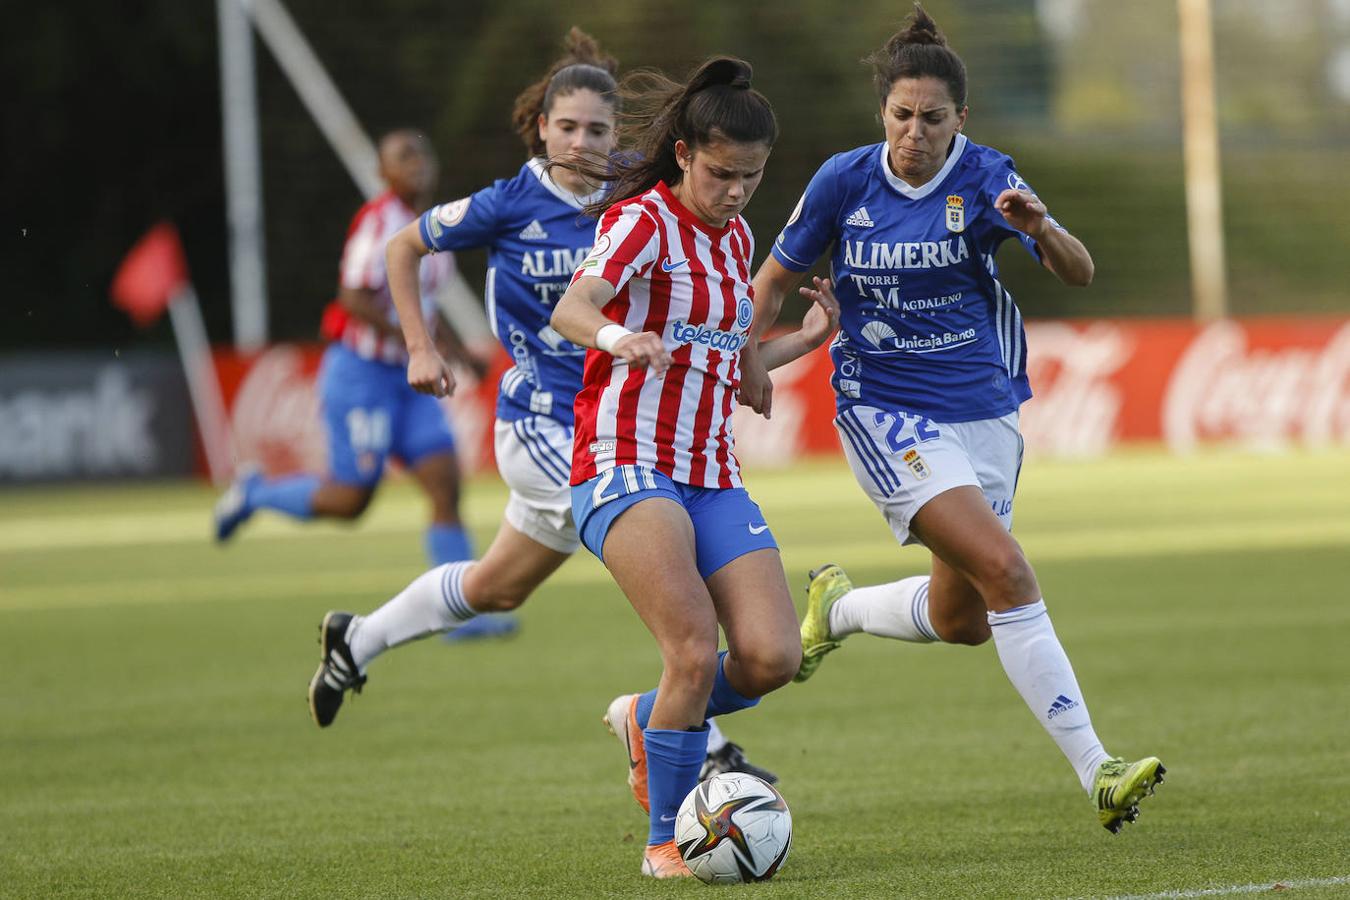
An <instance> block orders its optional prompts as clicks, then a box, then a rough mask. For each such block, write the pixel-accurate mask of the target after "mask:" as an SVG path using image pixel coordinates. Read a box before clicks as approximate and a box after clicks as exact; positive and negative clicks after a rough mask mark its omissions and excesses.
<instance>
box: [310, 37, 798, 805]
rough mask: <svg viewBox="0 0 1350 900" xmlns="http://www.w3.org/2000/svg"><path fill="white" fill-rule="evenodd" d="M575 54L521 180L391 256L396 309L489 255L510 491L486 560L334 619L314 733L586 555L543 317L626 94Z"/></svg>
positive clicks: (407, 235)
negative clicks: (504, 360)
mask: <svg viewBox="0 0 1350 900" xmlns="http://www.w3.org/2000/svg"><path fill="white" fill-rule="evenodd" d="M567 45H568V52H567V53H566V55H565V56H564V57H563V58H562V59H560V60H559V61H558V62H557V63H555V64H554V66H553V67H552V69H551V70H550V72H549V73H548V75H546V76H545V77H544V78H543V79H541V80H540V81H539V82H537V83H536V84H534V85H532V86H531V87H529V88H527V89H526V90H525V91H524V92H523V93H522V94H521V95H520V97H519V98H517V100H516V107H515V113H514V119H515V123H516V125H517V130H518V131H519V133H520V135H521V137H522V139H523V140H524V142H525V145H526V147H528V148H529V151H530V153H531V158H530V159H529V160H528V161H527V162H526V163H525V165H523V166H521V168H520V171H519V172H517V173H516V175H515V177H513V178H510V179H503V180H500V181H497V182H495V183H494V184H493V185H491V186H490V187H486V188H484V189H482V190H480V191H478V192H476V193H474V194H471V195H469V196H468V197H464V198H463V199H460V200H456V201H453V202H451V203H444V204H441V205H439V206H435V207H432V208H431V209H430V210H429V211H427V212H426V213H424V214H423V215H422V216H421V217H420V218H418V219H417V220H416V221H415V222H413V223H412V224H410V225H408V226H407V227H406V228H404V229H402V230H401V231H400V232H398V233H397V234H396V235H395V236H394V237H393V238H392V239H391V240H390V242H389V248H388V260H389V280H390V286H391V288H392V290H393V296H394V302H395V304H396V305H399V307H400V309H402V308H404V307H408V308H411V306H412V305H413V304H414V303H416V285H417V278H418V273H419V266H420V267H421V268H423V269H424V268H425V266H426V265H427V264H428V263H431V262H433V261H434V260H436V259H437V258H439V256H440V255H441V254H442V253H445V252H449V251H454V250H463V249H468V248H474V247H486V248H487V250H488V274H487V287H486V291H485V299H486V302H487V308H488V317H489V320H490V321H491V323H492V327H493V329H494V330H495V331H496V334H497V338H498V339H499V340H500V341H501V344H502V346H503V347H504V348H505V349H506V351H507V352H508V353H509V354H510V355H511V359H512V362H513V366H512V367H511V368H510V369H508V370H507V372H506V373H505V374H504V375H503V376H502V379H501V383H500V386H499V391H498V399H497V422H496V431H495V435H494V443H495V451H496V457H497V467H498V470H499V471H500V473H501V475H502V478H503V479H504V480H505V481H506V483H507V486H508V487H509V488H510V489H511V493H510V499H509V500H508V501H507V506H506V510H505V513H504V515H503V521H502V523H501V525H500V528H499V530H498V532H497V536H496V537H495V538H494V539H493V541H492V544H491V546H489V547H488V549H487V551H486V552H485V553H484V554H483V556H482V558H481V559H478V560H469V561H466V562H457V563H452V564H448V565H442V566H438V567H437V568H435V569H432V570H431V571H429V572H427V573H425V574H423V575H422V576H421V577H419V578H417V579H416V580H414V581H413V582H412V584H410V585H409V586H408V587H407V588H406V589H405V590H403V591H402V592H401V593H399V594H398V595H397V596H395V597H394V598H393V599H391V600H389V601H388V602H387V603H385V604H384V605H383V606H381V607H380V608H379V609H377V610H376V611H375V612H373V613H371V614H370V615H367V616H354V615H352V614H350V613H344V612H331V613H329V614H328V615H327V616H326V617H325V619H324V622H323V625H322V628H321V635H322V637H321V641H322V645H323V655H322V659H321V662H320V665H319V669H318V671H317V672H316V673H315V675H314V678H313V680H312V681H311V682H310V689H309V698H310V711H311V714H312V715H313V717H314V720H315V721H316V722H317V723H318V724H319V725H320V726H327V725H329V724H330V723H331V722H332V721H333V719H334V717H335V716H336V715H337V712H338V709H339V708H340V706H341V704H342V700H343V696H344V692H345V691H346V690H349V689H359V688H360V687H361V685H362V684H364V683H365V680H366V676H365V669H366V666H367V665H368V664H369V663H370V662H371V661H372V660H373V659H374V658H375V657H376V656H378V655H379V654H380V653H382V652H383V651H384V650H386V649H388V648H390V647H394V646H397V645H399V644H403V643H406V642H407V641H410V640H414V639H416V638H421V637H426V636H428V635H431V634H436V633H447V632H448V633H451V634H453V633H454V632H455V631H456V630H458V629H460V628H463V627H464V625H465V623H470V622H474V621H477V617H478V616H479V615H480V614H482V613H488V612H500V611H506V610H512V609H515V608H516V607H518V606H520V604H522V603H524V602H525V600H526V598H527V597H529V595H530V594H531V593H532V592H533V591H534V589H535V588H537V587H538V586H539V585H541V584H542V583H543V582H544V580H545V579H547V578H548V576H549V575H551V574H552V573H553V572H554V571H555V570H556V569H557V568H558V567H559V566H560V565H562V564H563V563H564V562H565V561H566V560H567V559H568V558H569V557H570V556H571V555H572V554H573V553H574V552H576V550H577V549H578V548H579V546H580V541H579V539H578V536H577V530H576V526H575V525H574V523H573V520H572V499H571V491H570V487H569V481H570V478H571V470H572V463H571V458H572V439H573V418H572V402H573V399H574V398H575V396H576V393H577V391H578V390H580V388H581V370H582V362H583V360H584V359H585V350H584V348H581V347H578V346H577V345H576V344H573V343H571V342H570V341H567V340H564V339H563V338H562V336H561V335H559V334H558V332H557V331H555V330H554V329H553V328H552V327H551V326H550V325H549V317H550V315H551V314H552V312H553V307H554V305H555V304H556V303H557V301H558V299H559V298H560V297H561V296H562V295H563V293H564V292H565V291H566V290H567V286H568V284H569V283H570V281H571V279H572V273H573V272H574V271H575V270H576V267H577V266H578V265H579V264H580V263H581V261H582V260H584V259H585V258H586V256H587V255H588V254H589V253H590V251H591V245H592V243H593V242H594V239H595V224H596V223H595V219H594V218H593V217H590V216H587V215H585V214H584V213H583V212H582V209H583V207H585V206H586V205H587V204H588V203H590V202H593V201H594V200H596V199H598V198H599V197H600V196H601V194H600V189H601V187H602V185H600V184H598V183H595V182H593V181H590V180H588V179H587V177H586V176H584V175H583V174H582V173H581V172H580V171H578V170H577V169H575V168H570V167H568V166H567V165H566V161H567V160H568V159H569V158H573V159H587V158H590V159H604V158H606V157H607V156H608V155H609V154H610V153H611V152H612V151H613V149H614V146H615V131H614V118H615V106H616V104H617V102H618V94H617V85H616V83H615V81H614V76H613V72H614V70H615V69H616V68H617V63H616V62H615V61H614V60H613V59H612V58H610V57H608V56H605V55H604V54H603V53H602V52H601V51H600V48H599V47H598V46H597V44H596V43H595V41H594V40H593V39H592V38H590V37H589V36H588V35H586V34H585V33H583V32H581V31H580V30H578V29H573V30H572V32H571V34H570V35H569V36H568V41H567ZM550 160H551V161H552V162H553V165H549V164H548V162H549V161H550ZM403 321H404V323H405V324H404V329H403V330H404V334H405V335H407V346H408V353H409V363H408V372H407V383H408V384H409V385H411V386H412V387H413V388H415V389H417V390H418V391H420V392H422V393H423V394H435V395H437V396H441V395H444V394H447V393H449V392H450V391H451V390H453V388H454V378H453V375H452V374H451V373H450V370H449V368H448V367H447V365H446V363H445V361H444V359H443V358H442V357H441V355H440V354H439V353H438V352H437V350H436V349H435V347H434V346H433V345H432V344H431V342H430V340H429V337H428V335H427V334H425V333H424V331H423V330H422V329H421V328H420V327H419V325H418V323H417V322H416V321H414V320H413V319H412V318H411V317H409V318H405V319H403ZM428 399H429V398H428ZM713 732H714V737H713V740H712V741H711V742H710V744H709V753H708V757H707V760H706V767H707V769H706V771H707V772H708V773H709V774H710V773H711V772H714V771H729V770H732V769H734V770H737V771H750V772H752V773H753V774H757V775H759V776H760V777H766V778H767V779H768V780H770V781H774V780H776V778H775V776H774V775H773V774H772V773H770V772H767V771H765V770H763V769H759V768H756V767H753V766H751V765H750V764H749V763H748V762H746V760H745V758H744V754H743V752H742V751H741V749H740V748H739V747H738V746H737V745H735V744H733V743H729V742H727V741H726V740H725V738H724V737H723V736H722V735H721V734H720V732H719V731H717V729H716V727H715V726H714V728H713Z"/></svg>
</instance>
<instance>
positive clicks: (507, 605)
mask: <svg viewBox="0 0 1350 900" xmlns="http://www.w3.org/2000/svg"><path fill="white" fill-rule="evenodd" d="M529 595H530V592H529V591H528V590H526V589H524V588H522V587H521V586H520V585H514V584H495V585H491V586H489V587H488V588H487V589H486V590H483V591H481V592H479V593H477V594H475V596H474V598H473V608H474V609H476V610H478V611H479V612H511V611H512V610H514V609H517V608H518V607H519V606H520V605H521V604H522V603H524V602H525V598H526V597H528V596H529Z"/></svg>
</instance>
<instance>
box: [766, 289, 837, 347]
mask: <svg viewBox="0 0 1350 900" xmlns="http://www.w3.org/2000/svg"><path fill="white" fill-rule="evenodd" d="M811 281H812V283H814V284H815V288H814V289H813V288H809V287H799V288H797V292H798V293H800V294H801V295H802V296H803V297H805V298H806V299H808V300H810V301H811V308H810V309H808V310H807V311H806V315H805V316H804V317H802V327H801V328H799V329H798V330H796V331H794V332H792V333H791V334H785V335H782V336H780V337H776V338H774V339H773V340H769V341H765V342H764V343H762V344H760V346H759V359H760V362H761V363H763V365H764V368H765V369H776V368H778V367H779V366H783V365H787V364H788V363H790V362H792V361H793V360H794V359H798V358H799V357H802V356H805V355H806V354H808V353H810V352H811V351H812V350H814V349H816V348H817V347H819V346H820V345H821V344H823V343H825V341H826V340H827V339H828V338H829V337H830V335H832V334H834V330H835V329H836V328H838V327H839V301H838V300H837V299H836V298H835V296H834V285H833V284H832V283H831V282H830V279H828V278H812V279H811Z"/></svg>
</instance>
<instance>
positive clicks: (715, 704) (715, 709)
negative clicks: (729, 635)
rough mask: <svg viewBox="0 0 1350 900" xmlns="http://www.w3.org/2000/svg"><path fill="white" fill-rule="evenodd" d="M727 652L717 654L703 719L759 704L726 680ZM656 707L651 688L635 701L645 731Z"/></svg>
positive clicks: (653, 690) (638, 719) (639, 725)
mask: <svg viewBox="0 0 1350 900" xmlns="http://www.w3.org/2000/svg"><path fill="white" fill-rule="evenodd" d="M726 666H727V651H725V650H723V651H722V652H721V653H719V654H717V676H716V677H715V678H714V679H713V689H712V695H711V696H709V697H708V710H707V712H706V713H704V716H703V717H704V718H705V719H711V718H712V717H713V716H725V715H726V714H727V713H734V712H736V711H737V710H741V709H749V708H750V707H752V706H754V705H755V704H757V703H759V698H758V697H753V698H752V697H746V696H744V695H742V694H741V693H739V692H738V691H737V690H736V689H735V688H734V687H732V686H731V682H730V681H728V680H727V668H726ZM655 706H656V689H655V688H653V689H651V690H650V691H648V692H647V693H645V694H643V695H642V696H640V697H638V701H637V723H638V727H639V728H643V729H645V728H646V727H647V723H648V722H650V721H651V718H652V708H653V707H655Z"/></svg>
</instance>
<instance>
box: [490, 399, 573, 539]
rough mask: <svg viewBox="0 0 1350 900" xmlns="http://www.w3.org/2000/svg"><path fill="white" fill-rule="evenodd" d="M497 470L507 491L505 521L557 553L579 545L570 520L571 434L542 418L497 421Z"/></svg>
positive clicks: (559, 425) (550, 420)
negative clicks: (509, 495) (508, 495)
mask: <svg viewBox="0 0 1350 900" xmlns="http://www.w3.org/2000/svg"><path fill="white" fill-rule="evenodd" d="M493 447H494V450H495V453H496V456H497V471H498V472H500V473H501V476H502V480H503V481H505V482H506V486H507V487H509V488H510V489H511V499H510V500H508V501H507V503H506V521H508V522H510V523H511V526H512V527H513V528H515V529H516V530H517V531H519V532H520V533H521V534H523V535H525V536H526V537H528V538H531V539H532V540H535V541H538V542H539V543H541V544H543V545H544V546H545V547H548V548H550V549H553V550H557V551H558V552H559V553H575V552H576V551H577V549H578V548H579V547H580V546H581V539H580V538H579V537H578V536H577V527H576V525H575V524H574V523H573V521H572V490H571V488H570V486H569V482H570V481H571V477H572V429H571V428H568V427H566V426H564V425H561V424H559V423H558V422H557V421H555V420H553V419H550V418H547V417H545V416H526V417H525V418H523V419H516V420H515V421H514V422H507V421H505V420H503V419H498V420H497V425H496V428H495V430H494V432H493Z"/></svg>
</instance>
